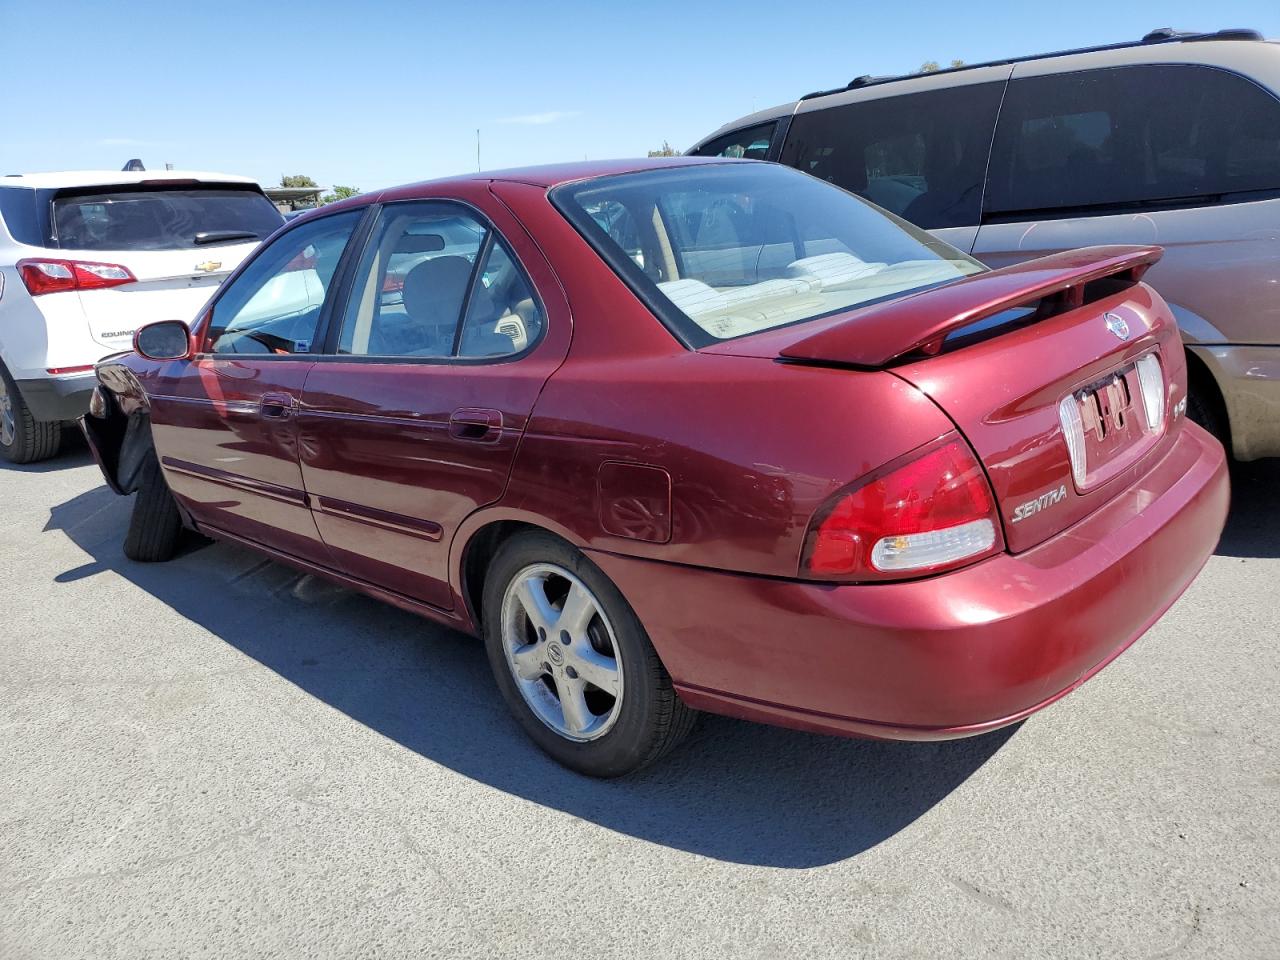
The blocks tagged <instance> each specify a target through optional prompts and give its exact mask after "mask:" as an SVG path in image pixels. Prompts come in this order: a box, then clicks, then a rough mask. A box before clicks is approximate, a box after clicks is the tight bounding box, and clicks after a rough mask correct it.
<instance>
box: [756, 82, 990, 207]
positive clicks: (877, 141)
mask: <svg viewBox="0 0 1280 960" xmlns="http://www.w3.org/2000/svg"><path fill="white" fill-rule="evenodd" d="M1003 89H1004V84H1003V83H979V84H972V85H970V86H962V87H950V88H948V89H945V90H929V91H926V92H923V93H911V94H906V95H904V96H896V97H885V98H882V99H878V100H864V101H861V102H859V103H847V104H844V105H842V106H837V107H829V108H827V109H824V110H815V111H812V112H809V113H800V114H797V115H796V117H795V119H793V120H792V122H791V130H790V132H789V133H788V134H787V142H786V143H785V144H784V145H783V147H782V156H781V157H780V159H781V161H782V162H783V163H785V164H787V165H788V166H792V167H796V168H797V169H800V170H803V171H804V172H805V173H808V174H812V175H813V176H815V177H818V178H820V179H822V180H826V181H828V182H830V183H834V184H835V185H836V186H838V187H843V188H844V189H846V190H851V191H853V192H854V193H856V194H858V196H860V197H865V198H866V199H868V200H870V201H871V202H872V203H875V204H878V205H879V206H881V207H884V208H885V209H886V210H888V211H890V212H892V213H896V214H898V216H900V217H903V218H905V219H907V220H910V221H911V222H912V223H914V224H916V225H917V226H920V227H924V228H925V229H926V230H931V229H934V228H937V227H966V226H973V225H975V224H976V223H977V222H978V219H979V216H980V213H981V208H982V182H983V177H984V176H985V175H986V168H987V155H988V152H989V150H990V146H991V133H992V130H993V128H994V127H995V123H996V113H997V111H998V110H999V109H1000V96H1001V93H1002V91H1003Z"/></svg>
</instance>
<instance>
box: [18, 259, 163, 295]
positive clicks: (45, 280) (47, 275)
mask: <svg viewBox="0 0 1280 960" xmlns="http://www.w3.org/2000/svg"><path fill="white" fill-rule="evenodd" d="M18 274H19V275H20V276H21V277H22V282H23V283H24V284H25V285H26V287H27V291H28V292H29V293H30V294H31V295H32V296H33V297H38V296H40V295H41V294H44V293H63V292H65V291H67V290H100V289H102V288H103V287H118V286H120V284H122V283H133V282H134V281H135V280H137V279H138V278H137V277H135V276H134V275H133V274H132V273H130V272H129V268H128V267H122V266H120V264H118V263H92V262H89V261H86V260H19V261H18Z"/></svg>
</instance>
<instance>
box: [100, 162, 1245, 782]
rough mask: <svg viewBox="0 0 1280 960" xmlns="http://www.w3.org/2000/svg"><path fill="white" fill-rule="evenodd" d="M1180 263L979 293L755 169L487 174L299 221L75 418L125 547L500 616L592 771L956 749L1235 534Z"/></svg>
mask: <svg viewBox="0 0 1280 960" xmlns="http://www.w3.org/2000/svg"><path fill="white" fill-rule="evenodd" d="M1159 256H1160V251H1159V249H1157V248H1153V247H1094V248H1090V249H1086V250H1079V251H1076V252H1073V253H1068V254H1060V255H1055V256H1053V257H1047V258H1044V259H1042V260H1036V261H1032V262H1029V263H1024V264H1021V265H1019V266H1016V267H1009V268H1006V269H1003V270H996V271H989V270H987V269H985V268H984V267H982V266H981V265H980V264H978V263H977V262H976V261H974V260H972V259H970V258H969V257H967V256H965V255H964V254H962V253H960V252H959V251H957V250H955V249H954V248H952V247H949V246H948V245H946V244H945V243H942V242H940V241H938V240H936V239H934V238H932V237H930V236H929V235H928V234H925V233H923V232H921V231H918V230H916V229H915V228H913V227H912V226H910V225H909V224H907V223H906V222H904V221H901V220H898V219H896V218H893V217H891V216H889V215H887V214H885V213H884V212H883V211H881V210H879V209H877V208H875V207H873V206H870V205H869V204H867V203H865V202H864V201H862V200H860V199H859V198H857V197H855V196H853V195H852V194H849V193H845V192H844V191H842V190H839V189H837V188H835V187H832V186H830V185H829V184H826V183H823V182H821V181H819V180H816V179H813V178H811V177H809V176H807V175H805V174H803V173H799V172H797V171H795V170H791V169H787V168H784V167H780V166H775V165H772V164H764V163H755V162H749V161H724V160H711V161H708V160H699V159H677V160H661V161H659V160H654V161H630V162H612V163H596V164H581V165H571V166H563V167H551V168H541V169H529V170H518V171H512V172H507V173H489V174H477V175H474V176H469V177H463V178H458V179H453V180H443V181H438V182H434V183H426V184H418V185H415V186H409V187H402V188H397V189H392V190H387V191H384V192H382V193H379V194H374V195H370V196H364V197H359V198H355V199H353V200H351V201H347V202H344V203H340V204H335V205H333V206H330V207H325V208H323V209H322V210H320V211H317V212H316V213H314V214H311V215H309V216H306V217H303V218H300V219H299V220H296V221H294V222H293V223H291V224H289V225H288V226H286V227H285V228H283V229H282V230H281V231H279V232H278V233H276V234H275V235H274V237H272V238H271V239H270V240H268V241H267V242H266V243H265V244H264V245H263V246H262V247H261V248H260V249H259V250H258V252H257V254H256V255H255V256H253V257H252V258H251V259H250V260H249V261H248V262H246V263H245V264H244V265H243V266H242V267H241V268H240V269H239V270H238V271H237V272H236V274H235V275H233V276H232V277H231V278H230V279H229V280H228V281H227V282H226V283H224V284H223V286H222V287H221V288H220V289H219V291H218V293H217V295H216V296H215V297H214V299H213V301H212V302H211V303H210V304H209V305H208V307H207V308H206V309H205V310H204V312H203V314H202V315H201V316H200V317H199V318H197V319H196V321H195V323H194V325H193V326H192V328H191V331H190V333H188V329H187V326H186V325H185V324H183V323H180V322H176V321H167V322H164V323H157V324H152V325H150V326H147V327H145V328H143V329H142V330H140V331H139V332H138V334H137V337H136V340H135V350H136V352H135V353H134V354H129V355H123V356H119V357H116V358H113V359H109V360H107V361H104V362H103V363H102V364H100V365H99V367H98V378H99V380H100V383H101V386H100V387H99V388H98V390H97V391H96V394H95V397H94V402H93V409H92V412H91V413H90V415H89V416H88V417H86V418H85V420H84V421H83V422H84V428H85V432H86V434H87V435H88V437H89V441H90V443H91V445H92V447H93V449H94V453H95V455H96V456H97V458H98V460H99V462H100V464H101V466H102V469H103V472H104V474H105V475H106V478H107V482H108V483H109V484H110V485H111V486H112V487H113V488H114V489H116V490H117V491H118V492H120V493H126V494H127V493H135V494H136V499H135V503H134V508H133V518H132V521H131V525H130V528H129V533H128V538H127V540H126V543H125V552H126V553H127V554H128V555H129V556H130V557H132V558H134V559H138V560H162V559H165V558H166V557H168V556H170V555H171V554H172V553H173V550H174V548H175V544H176V541H177V538H178V535H179V533H180V530H181V528H182V527H184V526H185V527H189V528H192V529H195V530H198V531H200V532H201V533H204V534H208V535H210V536H213V537H218V538H223V539H227V540H233V541H236V542H239V543H243V544H246V545H248V546H250V547H252V548H254V549H256V550H260V551H262V552H263V553H266V554H267V555H269V556H271V557H274V558H277V559H279V560H283V561H286V562H288V563H292V564H295V565H296V566H299V567H301V568H303V569H305V570H309V571H312V572H314V573H317V574H320V575H323V576H326V577H330V578H332V579H334V580H337V581H339V582H341V583H344V584H347V585H349V586H352V587H355V588H357V589H360V590H364V591H366V592H368V593H370V594H372V595H374V596H376V597H379V598H381V599H383V600H386V601H388V602H391V603H394V604H396V605H398V606H401V607H404V608H406V609H409V610H413V611H416V612H419V613H422V614H424V615H426V616H429V617H431V618H433V619H436V620H439V621H442V622H444V623H447V624H450V625H452V626H454V627H457V628H458V629H461V630H466V631H471V632H474V633H478V634H481V635H483V637H484V642H485V645H486V647H487V650H488V655H489V659H490V661H491V664H492V666H493V671H494V675H495V677H496V678H497V683H498V687H499V689H500V690H501V691H502V694H503V696H504V697H505V699H506V700H507V702H508V704H509V705H510V707H511V709H512V711H513V712H514V714H515V716H516V718H517V719H518V720H519V722H520V724H521V726H522V727H523V728H524V729H525V731H526V732H527V733H528V734H529V736H530V737H532V739H533V740H534V741H535V742H536V743H537V744H538V745H539V746H541V747H542V748H543V749H544V750H546V751H547V752H548V753H549V754H551V755H552V756H553V757H555V758H556V759H557V760H559V761H560V762H562V763H564V764H566V765H568V766H570V767H572V768H574V769H576V770H579V771H582V772H584V773H588V774H593V775H597V776H615V775H619V774H623V773H627V772H628V771H631V770H634V769H636V768H638V767H640V766H642V765H643V764H646V763H649V762H651V761H653V760H655V759H656V758H658V757H660V756H661V755H662V754H663V753H664V752H666V751H667V750H668V749H670V748H671V747H672V746H673V745H674V744H675V743H677V742H678V741H679V739H680V737H681V736H682V735H683V734H684V733H685V732H686V731H687V730H688V729H689V726H690V724H691V721H692V718H693V716H694V711H695V710H710V711H714V712H718V713H726V714H731V715H733V716H738V717H746V718H750V719H753V720H760V721H765V722H769V723H778V724H783V725H786V726H791V727H798V728H801V729H805V730H815V731H822V732H827V733H841V734H852V735H859V736H869V737H880V738H887V739H941V738H948V737H959V736H966V735H970V734H975V733H981V732H983V731H987V730H991V729H994V728H996V727H1000V726H1002V725H1005V724H1009V723H1013V722H1015V721H1017V720H1019V719H1021V718H1023V717H1026V716H1027V715H1029V714H1030V713H1032V712H1034V711H1036V710H1039V709H1040V708H1042V707H1044V706H1046V705H1047V704H1049V703H1051V702H1053V701H1054V700H1056V699H1058V698H1059V697H1061V696H1063V695H1064V694H1066V693H1067V692H1069V691H1070V690H1072V689H1074V688H1075V687H1076V686H1078V685H1079V684H1080V683H1082V682H1083V681H1084V680H1085V679H1087V678H1088V677H1089V676H1091V675H1092V674H1094V673H1095V672H1097V671H1098V670H1099V669H1101V668H1102V667H1103V666H1104V665H1105V664H1106V663H1108V662H1109V661H1110V660H1111V659H1113V658H1114V657H1116V656H1117V655H1118V654H1119V653H1120V652H1121V651H1122V650H1124V649H1125V648H1126V647H1127V646H1128V645H1129V644H1130V643H1132V642H1133V641H1134V640H1135V639H1136V638H1137V637H1138V636H1139V635H1141V634H1142V632H1143V631H1145V630H1146V629H1147V628H1148V627H1149V626H1151V624H1152V623H1153V622H1154V621H1155V620H1156V618H1158V617H1159V616H1160V614H1161V613H1162V612H1163V611H1164V610H1165V609H1166V608H1167V607H1168V606H1169V605H1170V604H1171V603H1172V602H1173V601H1174V600H1175V599H1176V598H1177V597H1178V595H1179V594H1181V593H1182V591H1183V590H1184V589H1186V587H1187V585H1188V584H1189V583H1190V582H1191V581H1192V579H1193V578H1194V577H1195V575H1196V573H1197V571H1198V570H1199V569H1200V567H1201V565H1202V564H1203V563H1204V562H1205V559H1206V558H1207V557H1208V556H1209V554H1210V552H1211V551H1212V550H1213V547H1214V545H1215V543H1216V542H1217V539H1218V535H1219V533H1220V531H1221V528H1222V525H1223V521H1224V518H1225V514H1226V510H1227V498H1228V493H1227V480H1226V472H1225V467H1224V458H1223V452H1222V448H1221V447H1220V446H1219V445H1218V443H1217V442H1216V441H1215V440H1213V439H1212V438H1211V437H1210V436H1209V435H1208V434H1207V433H1205V432H1204V431H1203V430H1201V429H1200V428H1198V427H1196V426H1195V425H1194V424H1192V423H1190V422H1188V421H1187V420H1186V417H1185V410H1186V369H1185V365H1184V361H1183V353H1182V346H1181V344H1180V342H1179V340H1178V336H1177V331H1176V329H1175V327H1174V323H1173V320H1172V318H1171V316H1170V313H1169V310H1168V308H1167V307H1166V306H1165V304H1164V302H1163V301H1161V299H1160V298H1159V296H1158V295H1157V294H1155V293H1154V292H1153V291H1152V290H1151V289H1150V288H1149V287H1147V286H1145V285H1143V284H1142V282H1141V277H1142V274H1143V272H1144V271H1145V270H1146V269H1147V267H1149V266H1150V265H1151V264H1152V263H1154V262H1155V261H1156V260H1157V259H1158V257H1159ZM424 695H425V691H424Z"/></svg>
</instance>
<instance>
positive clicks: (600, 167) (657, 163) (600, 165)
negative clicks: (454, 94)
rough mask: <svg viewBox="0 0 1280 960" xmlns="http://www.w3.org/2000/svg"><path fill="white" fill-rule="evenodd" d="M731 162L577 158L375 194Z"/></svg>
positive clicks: (548, 183) (542, 182)
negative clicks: (456, 185) (463, 183)
mask: <svg viewBox="0 0 1280 960" xmlns="http://www.w3.org/2000/svg"><path fill="white" fill-rule="evenodd" d="M734 162H739V161H734V160H728V159H726V158H725V157H645V158H638V159H632V160H581V161H578V162H576V163H551V164H544V165H541V166H532V167H514V168H512V169H509V170H482V171H478V172H476V173H467V174H462V175H460V176H455V177H444V178H441V179H438V180H424V181H422V182H420V183H409V184H405V185H404V186H401V187H388V188H387V189H386V190H383V191H381V193H380V194H379V196H380V197H382V196H387V195H390V194H393V193H394V194H396V195H397V196H400V195H402V194H411V193H413V192H415V191H418V190H423V191H425V190H428V189H432V188H435V187H438V186H440V185H441V184H448V183H459V182H483V183H488V182H490V181H494V180H497V181H504V182H509V183H526V184H530V185H532V186H535V187H546V188H550V187H555V186H559V185H560V184H562V183H570V182H573V181H576V180H594V179H595V178H596V177H611V176H616V175H619V174H623V173H639V172H641V171H644V170H662V169H669V168H672V167H691V166H698V165H700V164H708V163H734ZM748 162H749V161H748Z"/></svg>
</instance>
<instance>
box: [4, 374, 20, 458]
mask: <svg viewBox="0 0 1280 960" xmlns="http://www.w3.org/2000/svg"><path fill="white" fill-rule="evenodd" d="M17 434H18V426H17V421H16V420H15V418H14V415H13V398H12V397H11V396H9V384H8V383H6V382H5V378H4V377H0V444H3V445H4V446H6V447H8V446H12V444H13V438H14V437H15V436H17Z"/></svg>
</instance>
